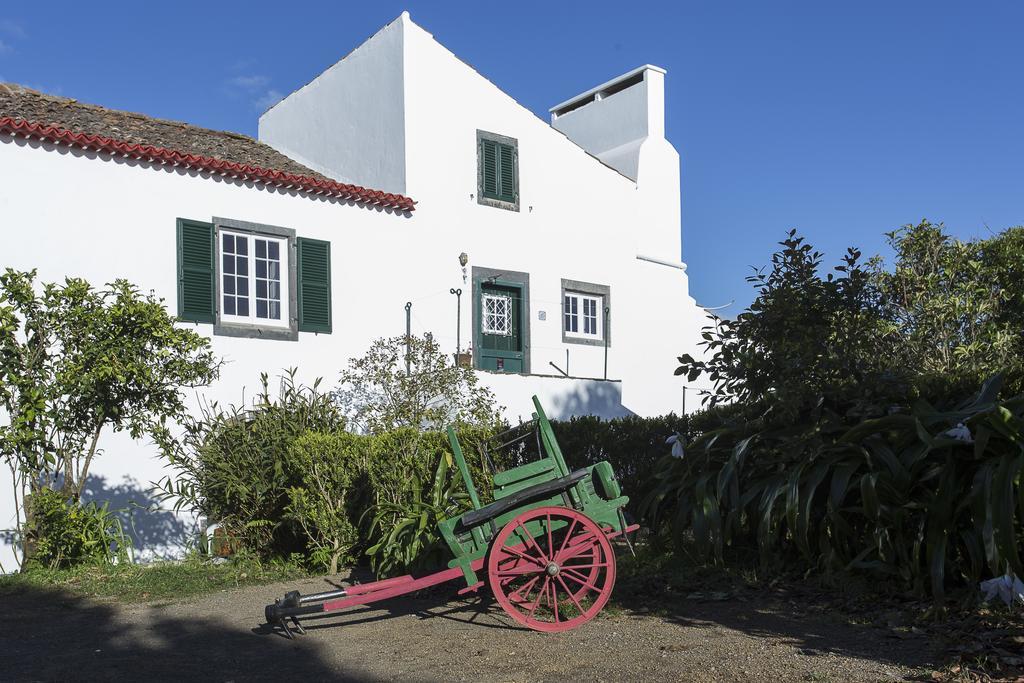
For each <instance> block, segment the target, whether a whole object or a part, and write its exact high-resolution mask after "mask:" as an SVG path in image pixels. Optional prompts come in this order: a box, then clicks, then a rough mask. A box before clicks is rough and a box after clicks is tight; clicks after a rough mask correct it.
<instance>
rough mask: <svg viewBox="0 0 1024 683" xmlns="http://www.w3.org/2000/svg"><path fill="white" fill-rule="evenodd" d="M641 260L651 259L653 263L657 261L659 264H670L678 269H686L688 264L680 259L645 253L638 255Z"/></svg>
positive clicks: (669, 265) (670, 266)
mask: <svg viewBox="0 0 1024 683" xmlns="http://www.w3.org/2000/svg"><path fill="white" fill-rule="evenodd" d="M636 258H637V260H639V261H649V262H651V263H657V264H658V265H659V266H668V267H669V268H676V269H678V270H683V271H685V270H686V264H685V263H681V262H679V261H666V260H665V259H660V258H654V257H653V256H644V255H643V254H637V255H636Z"/></svg>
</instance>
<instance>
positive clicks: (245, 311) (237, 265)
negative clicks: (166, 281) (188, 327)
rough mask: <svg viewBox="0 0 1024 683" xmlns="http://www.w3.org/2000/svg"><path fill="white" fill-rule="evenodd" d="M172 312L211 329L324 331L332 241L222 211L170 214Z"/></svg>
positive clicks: (292, 335) (261, 334)
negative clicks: (205, 216)
mask: <svg viewBox="0 0 1024 683" xmlns="http://www.w3.org/2000/svg"><path fill="white" fill-rule="evenodd" d="M177 252H178V253H177V262H178V318H179V319H180V320H184V321H189V322H197V323H212V324H213V333H214V334H215V335H228V336H242V337H258V338H262V339H278V340H292V341H294V340H295V339H297V338H298V333H299V332H316V333H330V332H331V323H332V321H331V244H330V242H326V241H323V240H315V239H308V238H303V237H299V238H296V236H295V231H294V230H292V229H290V228H281V227H275V226H268V225H260V224H256V223H248V222H245V221H237V220H233V219H229V218H214V219H213V222H211V223H207V222H203V221H195V220H190V219H186V218H179V219H178V221H177Z"/></svg>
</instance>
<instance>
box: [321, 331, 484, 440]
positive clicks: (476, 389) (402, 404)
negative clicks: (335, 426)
mask: <svg viewBox="0 0 1024 683" xmlns="http://www.w3.org/2000/svg"><path fill="white" fill-rule="evenodd" d="M407 363H408V368H409V369H408V372H407V370H406V364H407ZM335 397H336V398H337V400H338V401H339V403H340V404H341V405H342V407H343V408H344V409H345V411H346V413H347V414H348V416H349V419H350V424H351V425H352V426H354V427H356V428H357V429H361V430H363V431H365V432H371V433H376V432H381V431H388V430H392V429H397V428H399V427H416V428H418V429H425V428H444V427H446V426H447V425H448V424H451V423H454V422H463V423H467V424H477V425H485V426H492V425H494V424H496V423H497V422H498V421H499V419H500V416H501V409H500V407H498V406H497V405H496V404H495V399H494V393H493V392H491V390H490V389H488V388H487V387H484V386H481V385H480V383H479V380H478V379H477V376H476V373H475V372H474V371H473V370H472V368H466V367H461V366H459V365H456V364H455V363H454V362H453V358H452V356H451V355H449V354H446V353H442V352H441V350H440V347H439V346H438V344H437V342H435V341H434V339H433V338H432V337H431V336H429V335H427V336H425V337H417V336H411V337H409V339H408V353H407V351H406V337H404V336H400V337H392V338H390V339H383V338H382V339H377V340H376V341H374V342H373V344H372V345H371V346H370V349H369V350H368V351H367V352H366V354H365V355H364V356H362V357H361V358H352V359H350V360H349V363H348V368H347V369H346V370H343V371H342V373H341V378H340V387H339V389H338V390H337V391H336V392H335Z"/></svg>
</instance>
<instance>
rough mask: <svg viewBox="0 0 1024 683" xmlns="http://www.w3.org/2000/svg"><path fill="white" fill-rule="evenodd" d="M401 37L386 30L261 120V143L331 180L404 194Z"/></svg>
mask: <svg viewBox="0 0 1024 683" xmlns="http://www.w3.org/2000/svg"><path fill="white" fill-rule="evenodd" d="M402 38H403V31H402V27H401V25H400V22H399V21H398V20H396V21H394V22H392V23H390V24H388V25H387V26H385V27H384V28H382V29H381V30H380V31H378V32H377V33H376V34H375V35H374V36H372V37H371V38H370V39H369V40H367V41H366V42H365V43H364V44H363V45H361V46H359V47H358V48H356V49H355V50H353V51H352V52H350V53H349V54H348V55H346V56H345V58H344V59H343V60H341V61H339V62H337V63H336V64H334V65H333V66H331V67H330V68H328V69H327V70H326V71H324V72H323V73H321V74H320V75H319V76H317V77H316V78H314V79H313V80H312V81H310V82H309V83H307V84H306V85H304V86H303V87H302V88H300V89H299V90H297V91H295V92H294V93H292V94H291V95H289V96H288V97H287V98H286V99H284V100H283V101H281V102H278V103H277V104H276V105H274V106H273V107H271V108H270V109H269V110H268V111H267V112H265V113H264V114H263V115H262V116H261V117H260V121H259V137H260V139H261V140H263V141H264V142H266V143H267V144H269V145H271V146H272V147H275V148H277V149H278V150H280V151H281V152H283V153H284V154H285V155H287V156H289V157H291V158H292V159H295V160H296V161H299V162H301V163H303V164H305V165H306V166H308V167H309V168H312V169H313V170H315V171H318V172H320V173H323V174H324V175H327V176H329V177H331V178H334V179H335V180H340V181H342V182H347V183H354V184H356V185H362V186H364V187H370V188H373V189H375V190H384V191H386V192H395V193H398V194H404V193H405V192H406V189H405V128H404V123H403V106H404V103H403V94H404V85H403V69H402Z"/></svg>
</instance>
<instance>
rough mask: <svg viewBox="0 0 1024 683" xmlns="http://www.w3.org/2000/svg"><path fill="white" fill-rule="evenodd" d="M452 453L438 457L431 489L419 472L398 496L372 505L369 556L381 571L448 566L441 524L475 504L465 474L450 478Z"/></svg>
mask: <svg viewBox="0 0 1024 683" xmlns="http://www.w3.org/2000/svg"><path fill="white" fill-rule="evenodd" d="M450 458H451V456H450V455H448V454H443V455H441V457H440V458H438V459H437V468H436V470H435V471H434V476H433V477H432V478H431V479H430V480H429V488H426V489H425V488H424V485H423V484H424V481H423V479H422V478H421V477H420V475H419V474H417V473H414V474H412V475H411V476H410V477H409V479H408V480H407V481H406V485H405V486H404V488H403V490H402V494H401V495H400V496H399V497H398V500H397V501H390V500H384V501H381V502H379V503H377V504H376V505H374V506H373V507H371V508H370V509H368V510H367V512H366V514H367V516H368V517H370V519H371V522H370V526H369V542H370V543H372V544H373V545H371V546H370V547H369V548H367V549H366V555H367V556H368V557H369V558H370V566H371V567H372V568H373V570H374V572H376V573H377V574H378V575H379V576H391V575H394V574H397V573H399V572H401V571H409V570H414V569H435V568H438V567H440V566H443V565H444V560H445V559H446V558H447V557H448V553H449V550H448V547H447V545H445V543H444V541H443V539H442V538H441V534H440V533H439V532H438V527H437V525H438V524H439V523H440V522H441V521H443V520H445V519H449V518H451V517H453V516H455V515H458V514H460V513H462V512H464V511H465V510H468V509H469V507H470V505H469V494H468V493H467V492H466V490H465V486H464V485H463V483H462V481H461V479H459V478H458V476H452V477H449V459H450Z"/></svg>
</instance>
